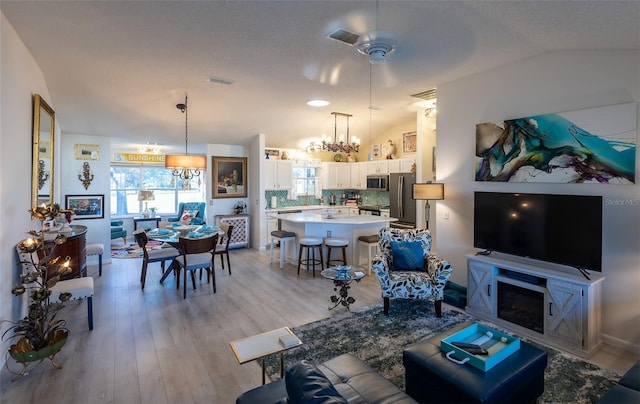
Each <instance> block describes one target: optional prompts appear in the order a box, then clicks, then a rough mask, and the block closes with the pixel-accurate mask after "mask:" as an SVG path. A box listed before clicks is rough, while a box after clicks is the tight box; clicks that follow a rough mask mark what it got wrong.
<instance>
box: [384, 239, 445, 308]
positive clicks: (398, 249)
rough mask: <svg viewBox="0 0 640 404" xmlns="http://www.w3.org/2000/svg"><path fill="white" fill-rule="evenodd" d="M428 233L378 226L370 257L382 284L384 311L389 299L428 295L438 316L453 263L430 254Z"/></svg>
mask: <svg viewBox="0 0 640 404" xmlns="http://www.w3.org/2000/svg"><path fill="white" fill-rule="evenodd" d="M430 250H431V233H430V232H429V230H426V229H411V230H406V229H394V228H390V229H387V228H383V229H380V252H379V253H378V254H376V256H375V257H373V261H372V267H373V271H374V273H375V274H376V276H377V277H378V280H379V281H380V286H381V287H382V299H383V301H384V309H383V310H384V314H389V299H392V298H404V299H430V300H433V301H434V306H435V311H436V316H437V317H441V316H442V300H444V287H445V285H446V283H447V280H448V279H449V277H450V276H451V272H452V271H453V267H452V266H451V264H450V263H449V262H448V261H445V260H443V259H442V258H439V257H437V256H435V255H433V254H430Z"/></svg>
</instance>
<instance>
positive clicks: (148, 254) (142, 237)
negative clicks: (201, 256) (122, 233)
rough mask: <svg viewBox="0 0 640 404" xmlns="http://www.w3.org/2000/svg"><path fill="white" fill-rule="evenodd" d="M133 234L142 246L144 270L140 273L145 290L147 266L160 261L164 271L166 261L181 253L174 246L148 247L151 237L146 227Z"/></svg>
mask: <svg viewBox="0 0 640 404" xmlns="http://www.w3.org/2000/svg"><path fill="white" fill-rule="evenodd" d="M133 236H134V237H135V239H136V243H138V246H139V247H140V248H142V253H143V255H142V271H141V273H140V283H142V289H143V290H144V284H145V281H146V279H147V266H148V265H149V264H150V263H152V262H159V263H160V268H162V272H164V263H165V262H166V261H173V260H174V259H175V258H176V257H177V256H179V255H180V251H178V249H177V248H174V247H164V246H163V247H162V248H154V249H148V248H147V243H148V242H149V238H148V237H147V233H146V232H145V231H144V229H138V230H136V231H135V232H134V233H133Z"/></svg>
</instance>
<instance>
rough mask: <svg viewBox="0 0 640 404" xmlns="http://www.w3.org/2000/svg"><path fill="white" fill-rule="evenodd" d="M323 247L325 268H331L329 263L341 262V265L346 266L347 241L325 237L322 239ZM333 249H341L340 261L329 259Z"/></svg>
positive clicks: (340, 238) (341, 238)
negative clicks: (325, 261) (325, 253)
mask: <svg viewBox="0 0 640 404" xmlns="http://www.w3.org/2000/svg"><path fill="white" fill-rule="evenodd" d="M324 245H325V246H326V247H327V268H329V267H330V266H331V261H337V262H342V265H347V246H348V245H349V240H348V239H346V238H343V237H326V238H325V239H324ZM334 248H340V249H342V260H340V259H334V260H332V259H331V250H332V249H334Z"/></svg>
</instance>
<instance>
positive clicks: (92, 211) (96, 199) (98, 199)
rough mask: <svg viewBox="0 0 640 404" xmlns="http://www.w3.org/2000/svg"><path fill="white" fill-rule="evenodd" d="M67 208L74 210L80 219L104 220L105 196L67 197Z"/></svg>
mask: <svg viewBox="0 0 640 404" xmlns="http://www.w3.org/2000/svg"><path fill="white" fill-rule="evenodd" d="M65 208H66V209H71V210H73V212H74V214H75V215H76V220H78V219H102V218H103V217H104V195H65Z"/></svg>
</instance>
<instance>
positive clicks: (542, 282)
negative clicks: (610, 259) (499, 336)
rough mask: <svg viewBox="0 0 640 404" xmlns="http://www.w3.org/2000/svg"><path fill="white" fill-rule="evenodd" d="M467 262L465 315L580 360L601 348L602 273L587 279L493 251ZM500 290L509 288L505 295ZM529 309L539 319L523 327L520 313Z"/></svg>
mask: <svg viewBox="0 0 640 404" xmlns="http://www.w3.org/2000/svg"><path fill="white" fill-rule="evenodd" d="M466 258H467V271H468V272H467V275H468V278H467V281H468V288H467V307H466V311H467V312H468V313H469V314H472V315H474V316H477V317H479V318H481V319H483V320H487V321H491V322H493V323H495V324H498V325H501V326H503V327H505V328H507V329H509V330H512V331H513V332H516V333H518V334H520V335H523V336H527V337H530V338H532V339H534V340H538V341H540V342H542V343H545V344H549V345H552V346H554V347H556V348H559V349H562V350H565V351H569V352H572V353H574V354H576V355H579V356H582V357H585V358H589V357H590V356H591V355H593V354H594V353H595V352H596V351H597V350H598V349H600V346H601V345H602V337H601V328H602V314H601V311H602V309H601V306H602V284H603V281H604V276H603V275H602V274H600V273H594V272H591V273H589V278H590V279H587V278H586V277H584V276H583V275H582V274H581V273H580V272H579V271H578V270H577V269H573V268H568V267H564V266H562V265H557V264H553V263H545V262H541V261H533V260H527V259H524V258H523V259H518V258H517V257H513V256H507V257H504V256H503V254H495V253H493V254H491V255H489V256H480V255H467V256H466ZM501 288H502V289H503V290H508V291H507V292H505V294H504V296H503V295H501V291H500V289H501ZM518 291H521V292H522V296H523V298H522V301H521V302H519V303H518V302H517V298H514V296H516V297H517V295H518V293H519V292H518ZM501 296H502V297H501ZM533 306H536V307H537V308H536V309H535V310H536V314H537V315H538V316H539V319H538V320H539V321H535V320H536V319H535V318H534V319H533V320H534V321H533V322H534V323H536V324H537V325H536V326H535V327H527V325H528V324H527V323H526V321H524V320H523V317H524V316H523V315H522V314H521V312H531V311H532V307H533ZM509 311H512V312H513V313H512V317H511V319H510V317H509V315H507V314H508V312H509ZM505 313H507V314H505ZM533 317H535V316H533Z"/></svg>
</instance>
